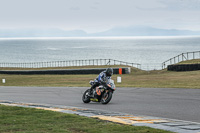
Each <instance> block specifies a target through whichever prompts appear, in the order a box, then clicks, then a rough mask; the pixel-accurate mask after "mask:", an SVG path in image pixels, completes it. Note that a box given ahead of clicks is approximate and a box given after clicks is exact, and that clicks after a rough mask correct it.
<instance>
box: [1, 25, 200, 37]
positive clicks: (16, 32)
mask: <svg viewBox="0 0 200 133" xmlns="http://www.w3.org/2000/svg"><path fill="white" fill-rule="evenodd" d="M184 35H200V31H190V30H176V29H158V28H153V27H147V26H137V27H117V28H112V29H110V30H107V31H104V32H98V33H92V34H88V33H86V32H85V31H83V30H71V31H65V30H60V29H43V30H41V29H4V30H1V29H0V37H3V38H4V37H5V38H6V37H95V36H97V37H99V36H184Z"/></svg>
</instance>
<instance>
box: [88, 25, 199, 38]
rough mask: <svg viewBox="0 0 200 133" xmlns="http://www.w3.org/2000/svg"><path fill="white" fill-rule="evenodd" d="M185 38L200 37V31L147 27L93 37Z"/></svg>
mask: <svg viewBox="0 0 200 133" xmlns="http://www.w3.org/2000/svg"><path fill="white" fill-rule="evenodd" d="M182 35H183V36H184V35H200V31H190V30H176V29H158V28H152V27H145V26H137V27H119V28H113V29H110V30H107V31H104V32H99V33H95V34H92V36H182Z"/></svg>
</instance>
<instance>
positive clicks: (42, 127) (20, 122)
mask: <svg viewBox="0 0 200 133" xmlns="http://www.w3.org/2000/svg"><path fill="white" fill-rule="evenodd" d="M0 127H1V128H0V132H1V133H12V132H37V133H40V132H42V133H45V132H48V133H50V132H53V133H56V132H65V133H111V132H114V133H122V132H123V133H130V132H132V133H147V132H148V133H169V132H168V131H164V130H158V129H153V128H149V127H137V126H136V127H135V126H129V125H121V124H116V123H112V122H107V121H102V120H99V119H94V118H87V117H83V116H78V115H73V114H65V113H60V112H53V111H46V110H40V109H33V108H22V107H11V106H4V105H0Z"/></svg>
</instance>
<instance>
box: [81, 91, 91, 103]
mask: <svg viewBox="0 0 200 133" xmlns="http://www.w3.org/2000/svg"><path fill="white" fill-rule="evenodd" d="M89 92H90V89H88V90H86V91H85V92H84V94H83V96H82V101H83V102H84V103H89V102H90V96H89Z"/></svg>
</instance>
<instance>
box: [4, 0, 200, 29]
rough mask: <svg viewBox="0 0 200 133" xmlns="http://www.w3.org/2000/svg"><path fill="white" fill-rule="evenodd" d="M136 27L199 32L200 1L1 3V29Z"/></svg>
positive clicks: (16, 0) (32, 0) (48, 0)
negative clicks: (143, 26)
mask: <svg viewBox="0 0 200 133" xmlns="http://www.w3.org/2000/svg"><path fill="white" fill-rule="evenodd" d="M137 25H145V26H152V27H156V28H165V29H188V30H200V0H0V29H13V28H14V29H15V28H17V29H21V28H37V29H38V28H43V29H44V28H45V29H46V28H59V29H64V30H74V29H80V30H85V31H86V32H98V31H104V30H107V29H110V28H113V27H119V26H120V27H121V26H123V27H128V26H137Z"/></svg>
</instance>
